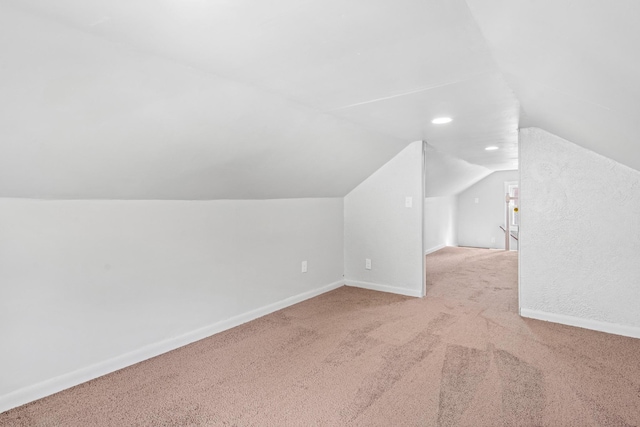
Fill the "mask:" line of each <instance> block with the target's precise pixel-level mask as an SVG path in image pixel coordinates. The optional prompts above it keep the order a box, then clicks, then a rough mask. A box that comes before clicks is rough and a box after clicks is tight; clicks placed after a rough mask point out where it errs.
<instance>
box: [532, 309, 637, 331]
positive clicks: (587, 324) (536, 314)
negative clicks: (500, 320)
mask: <svg viewBox="0 0 640 427" xmlns="http://www.w3.org/2000/svg"><path fill="white" fill-rule="evenodd" d="M520 316H522V317H528V318H530V319H537V320H544V321H546V322H553V323H560V324H563V325H569V326H577V327H578V328H584V329H592V330H594V331H600V332H606V333H608V334H615V335H622V336H625V337H632V338H640V327H638V326H627V325H620V324H617V323H608V322H601V321H599V320H590V319H583V318H580V317H573V316H567V315H564V314H554V313H547V312H545V311H538V310H530V309H528V308H521V309H520Z"/></svg>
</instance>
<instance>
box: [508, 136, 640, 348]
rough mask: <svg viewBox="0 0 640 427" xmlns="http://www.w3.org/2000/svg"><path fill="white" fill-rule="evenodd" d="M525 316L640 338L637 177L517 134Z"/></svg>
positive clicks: (559, 143)
mask: <svg viewBox="0 0 640 427" xmlns="http://www.w3.org/2000/svg"><path fill="white" fill-rule="evenodd" d="M520 165H521V182H520V190H521V203H520V209H521V217H520V220H521V228H520V233H521V234H520V236H521V240H520V251H521V252H520V305H521V314H522V315H523V316H527V317H535V318H540V319H543V320H551V321H555V322H560V323H566V324H572V325H575V326H581V327H586V328H590V329H597V330H603V331H606V332H612V333H618V334H623V335H630V336H636V337H640V310H639V309H638V307H639V305H638V304H639V301H640V263H639V262H638V255H639V254H640V172H639V171H637V170H634V169H631V168H629V167H626V166H623V165H621V164H619V163H617V162H615V161H613V160H611V159H608V158H605V157H602V156H600V155H598V154H596V153H594V152H591V151H589V150H587V149H585V148H582V147H580V146H578V145H575V144H573V143H571V142H568V141H566V140H563V139H561V138H559V137H557V136H555V135H552V134H550V133H548V132H545V131H543V130H541V129H536V128H528V129H523V130H521V131H520Z"/></svg>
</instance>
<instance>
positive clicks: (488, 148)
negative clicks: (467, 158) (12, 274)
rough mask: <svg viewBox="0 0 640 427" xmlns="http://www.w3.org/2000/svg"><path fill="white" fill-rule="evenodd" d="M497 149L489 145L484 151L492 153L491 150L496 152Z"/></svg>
mask: <svg viewBox="0 0 640 427" xmlns="http://www.w3.org/2000/svg"><path fill="white" fill-rule="evenodd" d="M497 149H498V147H496V146H495V145H491V146H489V147H486V148H485V150H487V151H493V150H497Z"/></svg>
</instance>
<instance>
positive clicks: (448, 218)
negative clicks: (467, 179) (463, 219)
mask: <svg viewBox="0 0 640 427" xmlns="http://www.w3.org/2000/svg"><path fill="white" fill-rule="evenodd" d="M457 226H458V198H457V197H456V196H449V197H427V198H426V199H425V200H424V242H425V243H424V247H425V252H433V251H434V250H438V249H440V248H442V247H444V246H457V245H458V230H457V228H458V227H457Z"/></svg>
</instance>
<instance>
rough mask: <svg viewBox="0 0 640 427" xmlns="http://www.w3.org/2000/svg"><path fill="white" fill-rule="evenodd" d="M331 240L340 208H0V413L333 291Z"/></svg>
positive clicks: (331, 204)
mask: <svg viewBox="0 0 640 427" xmlns="http://www.w3.org/2000/svg"><path fill="white" fill-rule="evenodd" d="M343 237H344V234H343V199H342V198H329V199H284V200H259V201H254V200H242V201H241V200H235V201H234V200H220V201H87V200H77V201H42V200H21V199H0V284H1V286H0V342H1V343H2V344H1V348H2V351H0V378H1V381H0V411H3V410H6V409H9V408H11V407H15V406H18V405H20V404H23V403H26V402H29V401H31V400H35V399H37V398H40V397H43V396H46V395H48V394H52V393H54V392H56V391H59V390H62V389H64V388H68V387H70V386H73V385H76V384H79V383H82V382H84V381H87V380H89V379H92V378H95V377H98V376H100V375H103V374H106V373H109V372H112V371H115V370H117V369H120V368H122V367H124V366H128V365H131V364H133V363H136V362H138V361H141V360H144V359H147V358H149V357H152V356H155V355H157V354H161V353H164V352H166V351H169V350H172V349H173V348H176V347H179V346H181V345H185V344H188V343H189V342H193V341H196V340H198V339H201V338H204V337H206V336H209V335H212V334H213V333H216V332H219V331H221V330H224V329H228V328H229V327H233V326H236V325H238V324H240V323H244V322H246V321H249V320H252V319H253V318H256V317H259V316H262V315H264V314H267V313H269V312H272V311H275V310H277V309H279V308H283V307H285V306H288V305H291V304H293V303H295V302H298V301H301V300H303V299H306V298H310V297H312V296H315V295H317V294H319V293H322V292H326V291H327V290H330V289H332V288H336V287H339V286H342V285H343V283H344V282H343V279H342V275H343V271H344V266H343V262H344V258H343ZM303 260H306V261H307V262H308V272H307V273H304V274H302V273H301V262H302V261H303Z"/></svg>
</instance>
